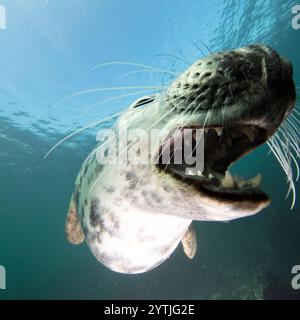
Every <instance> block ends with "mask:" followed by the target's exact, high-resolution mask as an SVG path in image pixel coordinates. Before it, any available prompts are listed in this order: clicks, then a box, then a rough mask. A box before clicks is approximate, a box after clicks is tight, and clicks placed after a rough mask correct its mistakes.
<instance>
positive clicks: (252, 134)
mask: <svg viewBox="0 0 300 320" xmlns="http://www.w3.org/2000/svg"><path fill="white" fill-rule="evenodd" d="M240 130H241V131H242V132H243V133H244V134H245V135H246V136H247V137H248V138H249V140H250V141H251V142H253V141H254V139H255V132H254V130H253V129H251V128H250V127H243V128H240Z"/></svg>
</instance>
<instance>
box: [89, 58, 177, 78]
mask: <svg viewBox="0 0 300 320" xmlns="http://www.w3.org/2000/svg"><path fill="white" fill-rule="evenodd" d="M111 65H128V66H134V67H141V68H146V69H152V70H157V71H158V70H160V71H161V72H165V73H169V74H172V75H175V76H176V75H177V73H176V72H173V71H169V70H166V69H161V68H158V67H154V66H149V65H146V64H142V63H134V62H128V61H112V62H106V63H101V64H98V65H97V66H95V67H93V68H91V71H94V70H96V69H100V68H102V67H106V66H111Z"/></svg>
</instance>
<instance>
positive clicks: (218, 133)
mask: <svg viewBox="0 0 300 320" xmlns="http://www.w3.org/2000/svg"><path fill="white" fill-rule="evenodd" d="M215 130H216V133H217V135H218V136H219V137H220V136H221V135H222V133H223V128H215Z"/></svg>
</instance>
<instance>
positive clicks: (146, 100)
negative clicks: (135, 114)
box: [132, 96, 155, 108]
mask: <svg viewBox="0 0 300 320" xmlns="http://www.w3.org/2000/svg"><path fill="white" fill-rule="evenodd" d="M154 100H155V96H149V97H143V98H142V99H139V100H137V101H136V102H135V103H134V104H133V106H132V108H137V107H140V106H144V105H146V104H148V103H151V102H153V101H154Z"/></svg>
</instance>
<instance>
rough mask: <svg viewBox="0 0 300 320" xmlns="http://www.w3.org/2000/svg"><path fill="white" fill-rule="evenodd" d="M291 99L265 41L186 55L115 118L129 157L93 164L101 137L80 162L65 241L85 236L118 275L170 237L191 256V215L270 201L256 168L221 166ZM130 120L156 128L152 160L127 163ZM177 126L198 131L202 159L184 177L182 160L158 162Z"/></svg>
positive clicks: (163, 248)
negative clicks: (194, 57)
mask: <svg viewBox="0 0 300 320" xmlns="http://www.w3.org/2000/svg"><path fill="white" fill-rule="evenodd" d="M295 97H296V95H295V86H294V83H293V80H292V67H291V65H290V64H289V62H288V61H286V60H285V59H284V58H281V57H280V56H279V55H278V54H277V53H276V52H275V51H274V50H273V49H271V48H269V47H266V46H263V45H252V46H249V47H246V48H241V49H236V50H231V51H224V52H219V53H216V54H213V55H211V56H208V57H206V58H203V59H201V60H199V61H197V62H195V64H193V65H192V66H191V67H190V68H188V69H187V70H186V71H185V72H183V73H182V74H181V75H180V76H179V77H178V78H177V79H175V81H174V82H173V83H171V85H170V87H169V88H168V89H167V90H166V92H162V93H161V94H160V95H156V96H151V97H146V98H142V99H141V100H139V101H137V102H135V103H133V104H132V105H131V106H130V107H129V108H128V110H127V111H126V112H124V114H123V115H122V116H120V118H119V119H118V121H117V123H116V124H115V127H114V129H115V131H116V132H117V133H119V135H117V136H118V137H122V136H123V132H125V131H126V132H128V133H129V135H130V133H133V132H135V133H133V134H131V135H130V137H129V140H128V144H127V145H126V146H125V148H124V150H126V151H127V152H128V154H129V155H131V156H130V157H129V159H127V161H126V163H116V164H111V163H107V164H101V163H100V162H99V161H98V160H99V159H98V151H99V150H101V148H102V147H101V145H100V146H98V147H97V148H96V149H95V150H94V151H93V152H92V153H91V154H90V155H89V157H88V158H87V159H86V161H85V162H84V163H83V165H82V168H81V170H80V172H79V174H78V177H77V179H76V183H75V191H74V194H73V196H72V198H71V202H70V207H69V212H68V217H67V223H66V233H67V237H68V239H69V241H70V242H71V243H74V244H79V243H81V242H82V241H83V240H84V239H85V240H86V242H87V244H88V246H89V248H90V249H91V251H92V252H93V254H94V255H95V257H96V258H97V259H98V260H99V262H101V263H102V264H104V265H105V266H106V267H108V268H109V269H111V270H113V271H116V272H121V273H141V272H146V271H148V270H151V269H153V268H155V267H157V266H158V265H160V264H161V263H162V262H164V261H165V260H166V259H167V258H168V257H169V256H170V255H171V254H172V252H173V251H174V250H175V248H176V247H177V245H178V244H179V243H180V241H182V245H183V249H184V252H185V253H186V255H187V256H188V257H189V258H193V257H194V256H195V253H196V248H197V241H196V233H195V229H194V228H193V226H192V225H191V223H192V221H193V220H196V221H230V220H233V219H237V218H242V217H246V216H250V215H253V214H256V213H257V212H259V211H260V210H262V209H263V208H265V207H266V206H267V205H268V204H269V203H270V200H269V198H268V196H267V195H266V194H265V193H264V192H263V191H262V190H261V189H260V188H259V186H260V180H261V179H260V176H257V177H256V178H253V179H249V180H246V179H243V178H240V177H233V176H232V175H231V174H230V172H229V166H230V165H231V164H232V163H234V162H235V161H236V160H237V159H239V158H240V157H241V156H243V155H244V154H247V153H248V152H250V151H252V150H253V149H255V148H256V147H258V146H259V145H261V144H263V143H264V142H266V141H267V140H268V139H269V137H271V136H272V135H273V133H274V132H275V131H276V129H277V128H278V127H279V126H280V124H281V123H282V121H284V119H285V118H286V117H287V116H288V115H289V113H290V112H291V110H292V108H293V106H294V104H295ZM137 128H142V129H144V130H146V131H147V132H148V133H150V130H153V129H158V130H162V131H163V132H165V133H163V134H162V137H161V138H162V141H163V144H162V143H161V141H160V140H158V141H157V142H155V143H154V144H153V145H152V147H153V149H154V150H156V152H155V153H154V156H155V157H156V160H157V161H155V162H154V163H136V161H135V159H136V158H138V157H140V156H141V153H143V152H145V150H146V148H147V142H148V138H147V137H145V136H139V137H138V138H139V139H137V140H136V138H137V132H136V131H135V129H137ZM185 128H189V129H191V130H194V129H195V128H201V129H202V130H204V133H203V134H204V135H205V146H204V151H205V154H204V156H205V166H204V169H203V171H202V172H199V173H196V174H195V173H193V174H192V176H191V175H189V174H187V173H186V168H187V166H186V164H185V163H182V164H180V165H178V164H175V163H169V164H168V165H163V164H162V163H161V161H160V159H161V156H162V154H163V152H164V151H163V150H164V148H163V146H164V145H165V144H168V145H170V146H171V148H172V147H174V144H173V142H172V141H174V139H175V138H176V137H178V135H179V136H180V135H182V136H183V137H184V133H183V132H184V129H185ZM118 139H121V138H118ZM137 141H138V142H137ZM117 142H119V141H117ZM193 142H195V143H196V144H197V143H198V141H197V140H196V141H193ZM109 143H112V142H109ZM104 144H105V143H104ZM102 146H103V145H102ZM137 146H138V147H137ZM99 148H100V149H99ZM173 152H174V150H173Z"/></svg>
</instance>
